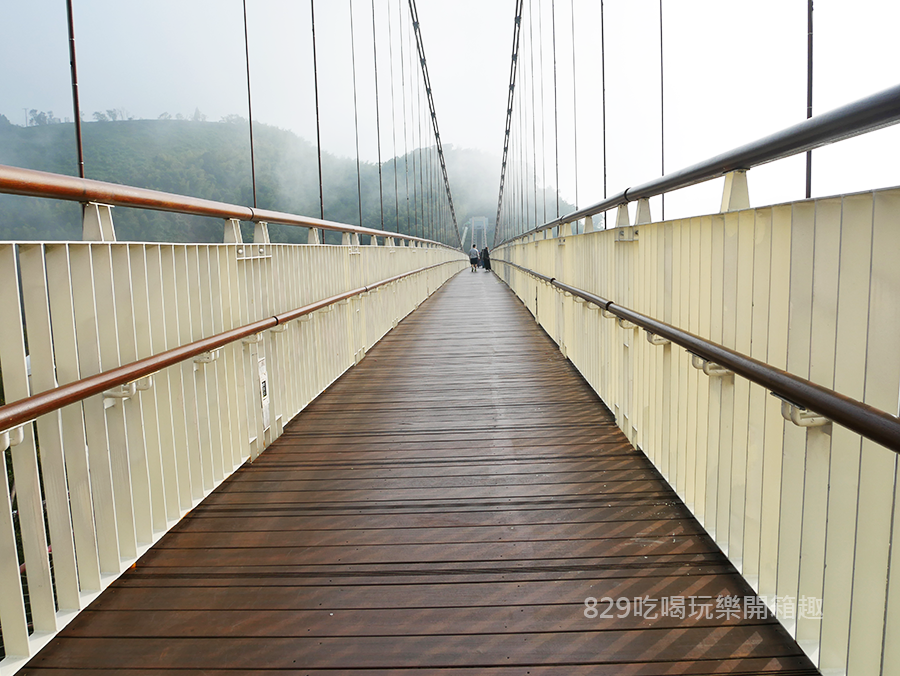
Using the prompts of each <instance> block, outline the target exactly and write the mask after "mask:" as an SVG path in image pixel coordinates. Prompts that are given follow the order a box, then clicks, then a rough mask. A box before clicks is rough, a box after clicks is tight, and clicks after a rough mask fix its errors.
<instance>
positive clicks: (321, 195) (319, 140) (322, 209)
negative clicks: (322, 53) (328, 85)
mask: <svg viewBox="0 0 900 676" xmlns="http://www.w3.org/2000/svg"><path fill="white" fill-rule="evenodd" d="M315 4H316V0H309V12H310V18H311V19H312V57H313V87H314V89H315V91H316V154H317V155H318V158H319V218H321V219H322V220H323V221H324V220H325V194H324V192H323V190H322V124H321V121H320V119H319V69H318V64H317V61H316V8H315ZM322 241H323V242H324V231H323V240H322Z"/></svg>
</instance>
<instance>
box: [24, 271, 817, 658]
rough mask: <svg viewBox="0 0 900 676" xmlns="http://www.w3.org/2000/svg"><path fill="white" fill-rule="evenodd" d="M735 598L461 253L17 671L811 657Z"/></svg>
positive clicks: (722, 562) (681, 522)
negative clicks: (368, 346)
mask: <svg viewBox="0 0 900 676" xmlns="http://www.w3.org/2000/svg"><path fill="white" fill-rule="evenodd" d="M317 349H324V346H318V348H317ZM752 594H753V592H752V591H751V589H750V588H749V587H748V586H747V584H746V583H745V582H744V581H743V580H742V579H741V578H740V577H739V576H738V575H737V573H736V572H735V571H734V568H733V567H732V566H731V564H730V563H729V562H728V561H727V560H726V558H725V557H724V556H723V555H722V554H721V552H720V551H719V550H718V549H717V547H716V545H715V544H714V543H713V542H712V540H710V538H709V537H708V536H707V535H706V534H705V533H704V532H703V530H702V528H701V527H700V525H699V524H698V523H697V522H696V521H695V520H694V519H693V517H692V516H691V515H690V514H689V512H688V511H687V509H686V508H685V507H684V506H683V505H682V504H681V502H680V501H679V499H678V498H677V496H676V495H675V493H674V492H673V491H672V490H671V489H670V488H669V487H668V486H667V484H666V483H665V482H664V481H663V479H662V477H661V476H660V475H659V474H658V473H657V471H656V470H655V469H654V468H653V467H652V465H651V464H650V462H649V461H648V460H647V459H646V458H645V457H644V456H643V455H642V454H641V453H639V452H638V451H635V450H634V449H633V448H632V447H631V446H630V445H629V443H628V442H627V440H626V439H625V437H624V436H623V435H622V433H621V432H620V431H619V429H618V428H617V427H616V425H615V423H614V421H613V419H612V416H611V415H610V413H609V412H608V410H607V409H606V408H605V407H604V405H603V404H602V402H600V400H599V399H598V398H597V396H596V395H595V394H594V393H593V391H592V390H591V389H590V388H589V386H588V385H587V384H586V383H585V382H584V381H583V380H582V379H581V377H580V376H579V375H578V373H577V372H576V371H575V369H574V367H573V366H572V365H571V364H570V363H569V362H568V361H567V360H566V359H565V358H564V357H563V356H562V355H561V353H560V352H559V351H558V349H557V348H556V346H555V345H554V344H553V342H552V341H551V340H550V339H549V338H548V337H547V336H546V335H545V334H544V333H543V332H542V330H541V329H540V328H539V327H538V326H537V325H536V324H535V323H534V321H533V320H532V318H531V315H530V314H529V313H528V311H527V310H526V309H525V308H524V307H523V306H522V305H521V304H520V303H519V301H518V300H516V298H515V297H514V296H513V294H512V293H511V292H510V291H509V290H508V289H507V288H506V287H505V286H504V285H503V284H502V282H500V281H499V280H498V279H497V278H496V277H495V276H494V275H492V274H484V273H481V272H479V273H478V274H477V275H476V274H472V273H470V272H468V270H466V271H464V272H462V273H460V274H459V275H458V276H457V277H455V278H454V279H452V280H451V281H450V282H448V283H447V285H446V286H445V287H444V288H442V289H441V290H439V291H438V292H437V293H436V294H435V295H434V296H433V297H432V298H431V299H429V300H428V301H426V302H425V303H424V304H423V305H422V306H421V307H420V308H419V310H418V311H416V312H415V313H413V314H412V315H410V316H409V317H408V318H407V319H406V320H405V321H403V322H402V323H401V324H400V325H399V326H398V327H397V328H396V329H395V330H394V331H392V332H391V333H389V334H388V335H387V336H386V337H385V339H384V340H383V341H382V342H381V343H379V344H378V345H377V346H376V347H375V348H373V349H372V350H370V352H369V353H368V355H367V356H366V358H365V359H364V360H363V361H362V362H361V363H360V364H359V365H358V366H356V367H355V368H353V369H351V370H350V371H348V372H347V373H346V374H345V375H344V376H343V377H341V378H340V379H339V380H338V381H337V382H336V383H335V384H334V385H333V386H332V387H331V388H329V389H328V390H327V391H326V392H325V393H324V394H322V395H321V396H320V397H319V398H318V399H316V400H315V401H314V402H313V403H312V404H311V405H310V406H309V407H308V408H307V409H306V410H305V411H303V412H302V413H301V414H300V415H299V416H298V417H297V418H296V419H294V421H293V422H292V423H291V424H290V425H289V426H288V428H287V429H286V431H285V434H284V435H283V436H282V437H281V438H280V439H279V440H278V441H277V442H276V443H274V444H273V445H272V446H271V447H270V448H269V449H268V450H267V451H266V452H265V453H264V454H263V455H262V456H260V457H259V458H258V459H257V460H256V461H255V462H254V463H253V464H252V465H250V464H248V465H246V466H245V467H243V468H242V469H241V470H240V471H238V472H236V473H235V474H234V475H233V476H232V477H231V478H230V479H228V480H227V481H225V482H224V483H223V484H222V485H221V486H220V487H219V488H218V489H217V490H216V491H215V492H213V493H212V494H211V495H210V496H209V497H208V498H207V499H206V500H205V501H204V502H203V503H202V504H200V505H199V506H198V507H196V508H195V509H194V510H193V511H192V512H191V513H190V514H189V515H188V516H186V517H185V518H184V519H183V520H182V521H181V522H180V523H179V524H178V525H177V526H176V527H175V528H174V529H173V530H172V531H171V532H170V533H168V534H167V535H166V536H165V537H163V538H162V540H160V542H159V543H157V545H156V546H155V547H153V548H152V549H151V550H150V551H149V552H148V553H147V554H145V555H144V556H143V558H141V559H140V560H139V561H138V562H137V564H136V565H135V566H134V567H133V568H132V569H131V570H129V571H128V572H127V573H126V574H125V575H123V576H122V577H121V578H120V579H119V580H118V581H117V582H115V583H114V584H113V585H112V586H111V587H110V588H109V589H108V590H107V591H106V592H104V593H103V594H102V595H101V596H100V597H99V598H98V599H97V600H96V601H95V602H94V603H93V604H92V605H91V606H90V607H89V608H88V609H87V610H86V611H84V612H82V613H81V614H80V615H79V616H78V617H77V618H76V619H75V620H74V621H73V622H72V623H71V624H70V625H69V626H68V627H67V628H66V629H64V630H63V631H62V632H61V633H60V634H59V635H58V636H57V637H56V638H55V639H53V641H52V642H51V643H50V644H49V645H48V646H47V647H46V648H45V649H44V650H43V651H42V652H40V653H38V654H37V655H36V656H35V657H34V658H33V659H32V660H31V662H30V663H29V664H28V665H27V666H26V667H25V668H24V669H23V670H22V672H21V673H27V674H41V673H50V671H51V670H53V673H54V674H62V673H81V672H82V670H100V669H111V670H116V671H117V672H118V673H129V672H130V670H138V669H140V670H141V673H142V674H152V673H170V672H171V671H173V670H176V669H178V670H191V669H193V670H198V671H203V672H204V673H207V674H211V673H216V672H217V671H219V670H222V671H224V670H239V671H240V672H241V673H256V672H262V671H265V670H272V669H280V670H288V671H291V670H296V671H297V673H304V674H315V673H326V671H327V673H335V672H334V671H333V670H343V671H353V670H360V671H364V672H365V673H388V672H390V673H401V672H403V670H404V669H409V670H412V669H417V672H416V673H423V670H433V671H434V672H438V673H442V674H452V673H466V674H471V673H479V674H494V673H498V674H499V673H503V674H507V673H510V674H511V673H515V674H560V675H562V674H566V675H570V674H581V673H591V674H601V675H605V674H609V675H612V674H616V675H620V674H633V675H636V674H673V673H678V674H713V673H716V674H718V673H741V674H760V673H766V674H768V673H790V674H815V673H817V672H816V671H815V669H814V668H813V667H812V666H811V664H810V662H809V661H808V660H807V658H806V657H805V656H803V654H802V652H801V651H800V649H799V648H798V647H797V646H796V644H794V643H793V641H792V640H791V639H790V638H789V637H788V635H787V633H786V632H785V631H784V630H783V629H782V628H781V625H779V624H778V623H777V622H776V621H775V620H774V619H772V617H771V616H770V615H766V617H765V618H763V619H759V618H750V617H745V615H747V613H745V612H743V611H746V607H745V606H749V605H751V604H750V603H748V602H747V601H748V599H745V598H744V597H745V596H746V597H751V599H752V598H755V597H753V596H752ZM735 596H736V597H738V598H739V600H740V608H741V610H742V612H741V613H737V614H725V615H727V616H726V617H724V618H723V617H718V618H717V617H716V616H717V615H723V613H717V612H716V610H717V608H716V604H717V603H719V601H717V599H719V598H724V597H732V598H733V597H735ZM587 597H595V598H597V599H602V598H603V597H609V598H611V599H613V600H614V601H616V602H617V603H618V604H619V605H617V606H614V607H613V608H612V609H611V610H609V611H608V612H606V611H607V609H608V606H609V603H610V602H609V601H605V602H603V601H599V600H598V603H597V605H596V608H595V609H594V610H595V611H596V613H595V612H594V611H592V610H591V609H590V608H588V606H587V605H586V603H585V599H586V598H587ZM635 597H640V598H642V599H644V602H643V603H642V604H641V608H640V611H641V615H640V616H639V615H638V612H636V611H638V607H637V605H638V604H635V603H634V598H635ZM673 597H674V600H673ZM678 597H684V601H685V606H686V608H685V610H686V612H685V613H684V614H685V617H684V618H679V617H675V616H674V613H672V614H670V615H667V616H660V610H661V608H662V606H663V604H664V603H665V604H666V605H667V606H669V608H670V609H671V608H674V607H677V605H678ZM692 597H693V598H692ZM647 599H649V600H651V601H655V602H656V603H657V606H656V608H655V609H651V608H650V605H651V603H650V602H648V601H647ZM692 601H694V603H695V604H698V606H699V604H701V603H703V604H710V605H709V608H710V610H711V613H710V615H711V616H712V619H706V618H700V617H699V615H700V614H701V613H699V612H694V613H693V614H691V613H692V608H691V602H692ZM625 605H627V609H625V610H623V606H625ZM586 611H587V613H586ZM591 614H597V615H598V616H597V617H593V618H591V617H587V616H586V615H591ZM654 614H655V615H656V618H655V619H648V617H645V616H644V615H650V616H651V617H652V615H654ZM603 615H608V617H604V616H603ZM618 615H624V617H617V616H618ZM473 668H475V669H476V671H473ZM320 670H321V671H320ZM134 673H137V672H136V671H134ZM232 673H233V671H232Z"/></svg>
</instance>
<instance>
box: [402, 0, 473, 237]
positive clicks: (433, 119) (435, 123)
mask: <svg viewBox="0 0 900 676" xmlns="http://www.w3.org/2000/svg"><path fill="white" fill-rule="evenodd" d="M409 10H410V14H411V16H412V19H413V28H414V29H415V32H416V46H417V47H418V50H419V63H420V64H421V66H422V80H423V82H424V86H425V94H426V96H427V98H428V109H429V112H430V113H431V123H432V127H433V128H434V139H435V141H434V142H435V145H436V146H437V150H438V157H439V158H440V160H441V172H442V173H443V175H444V189H445V190H446V192H447V203H448V204H449V205H450V215H451V217H452V219H453V228H454V229H455V230H456V237H457V240H458V241H459V245H460V248H462V237H461V236H460V234H459V224H458V223H457V221H456V209H455V208H454V206H453V194H452V193H451V192H450V178H449V176H448V175H447V162H446V159H445V157H444V149H443V146H442V145H441V132H440V129H439V128H438V120H437V113H436V112H435V109H434V97H433V96H432V92H431V78H430V77H429V75H428V63H427V61H426V60H425V45H424V42H423V40H422V29H421V27H420V26H419V12H418V10H417V9H416V0H409Z"/></svg>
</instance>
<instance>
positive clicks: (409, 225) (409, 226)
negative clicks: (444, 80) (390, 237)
mask: <svg viewBox="0 0 900 676" xmlns="http://www.w3.org/2000/svg"><path fill="white" fill-rule="evenodd" d="M397 16H398V17H399V23H400V81H401V84H402V91H403V169H404V171H405V173H406V232H407V234H410V233H411V232H412V222H411V221H410V216H409V146H408V145H407V140H408V137H407V131H406V57H405V56H404V53H405V52H404V50H403V43H404V38H403V23H404V22H403V5H402V3H401V0H397Z"/></svg>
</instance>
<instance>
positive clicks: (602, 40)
mask: <svg viewBox="0 0 900 676" xmlns="http://www.w3.org/2000/svg"><path fill="white" fill-rule="evenodd" d="M605 35H606V34H605V31H604V29H603V0H600V85H601V87H602V89H603V96H602V102H603V103H602V105H603V199H606V43H605ZM603 227H604V228H605V227H606V214H605V213H604V214H603Z"/></svg>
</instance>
